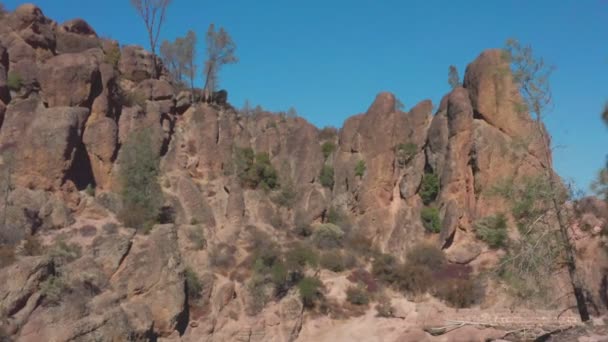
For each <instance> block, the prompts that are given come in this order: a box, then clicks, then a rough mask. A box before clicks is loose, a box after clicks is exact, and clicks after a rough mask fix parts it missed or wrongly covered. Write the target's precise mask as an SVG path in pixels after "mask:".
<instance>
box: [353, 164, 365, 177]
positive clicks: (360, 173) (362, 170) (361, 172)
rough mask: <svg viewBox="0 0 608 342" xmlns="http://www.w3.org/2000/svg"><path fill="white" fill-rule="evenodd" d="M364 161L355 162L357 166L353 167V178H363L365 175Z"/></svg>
mask: <svg viewBox="0 0 608 342" xmlns="http://www.w3.org/2000/svg"><path fill="white" fill-rule="evenodd" d="M365 170H366V167H365V161H364V160H359V161H358V162H357V165H355V176H357V177H359V178H361V177H363V175H364V174H365Z"/></svg>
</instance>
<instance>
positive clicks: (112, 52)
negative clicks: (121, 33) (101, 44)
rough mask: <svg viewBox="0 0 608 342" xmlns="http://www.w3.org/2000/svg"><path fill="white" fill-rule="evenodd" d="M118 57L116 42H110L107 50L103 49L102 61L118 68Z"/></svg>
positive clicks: (119, 54) (118, 50)
mask: <svg viewBox="0 0 608 342" xmlns="http://www.w3.org/2000/svg"><path fill="white" fill-rule="evenodd" d="M120 57H121V53H120V47H119V46H118V44H112V46H111V47H110V48H109V49H108V51H105V55H104V62H106V63H107V64H110V65H111V66H113V67H114V68H118V63H120Z"/></svg>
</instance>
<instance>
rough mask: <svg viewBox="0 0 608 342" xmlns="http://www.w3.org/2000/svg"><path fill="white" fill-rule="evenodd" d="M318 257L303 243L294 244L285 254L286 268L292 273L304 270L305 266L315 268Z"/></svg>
mask: <svg viewBox="0 0 608 342" xmlns="http://www.w3.org/2000/svg"><path fill="white" fill-rule="evenodd" d="M318 259H319V258H318V256H317V253H316V252H315V250H314V249H313V248H312V247H310V246H308V245H306V244H303V243H296V244H295V245H294V246H293V247H292V248H290V249H289V250H288V251H287V252H286V254H285V263H286V265H287V268H289V269H290V270H294V271H299V270H302V269H304V268H305V267H306V266H307V265H308V266H310V267H316V266H317V263H318Z"/></svg>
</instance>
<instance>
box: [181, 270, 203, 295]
mask: <svg viewBox="0 0 608 342" xmlns="http://www.w3.org/2000/svg"><path fill="white" fill-rule="evenodd" d="M185 275H186V288H187V289H188V297H189V298H191V299H194V300H197V299H200V298H201V292H202V291H203V284H202V283H201V280H200V279H199V277H198V274H196V272H194V270H192V268H190V267H186V270H185Z"/></svg>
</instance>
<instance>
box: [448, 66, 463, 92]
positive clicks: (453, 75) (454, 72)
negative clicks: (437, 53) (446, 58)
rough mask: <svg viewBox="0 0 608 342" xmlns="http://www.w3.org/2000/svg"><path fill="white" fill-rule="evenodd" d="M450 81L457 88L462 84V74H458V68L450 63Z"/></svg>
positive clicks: (453, 87)
mask: <svg viewBox="0 0 608 342" xmlns="http://www.w3.org/2000/svg"><path fill="white" fill-rule="evenodd" d="M448 83H449V84H450V87H452V89H456V88H458V87H459V86H460V75H458V69H456V67H455V66H453V65H450V67H449V69H448Z"/></svg>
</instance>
